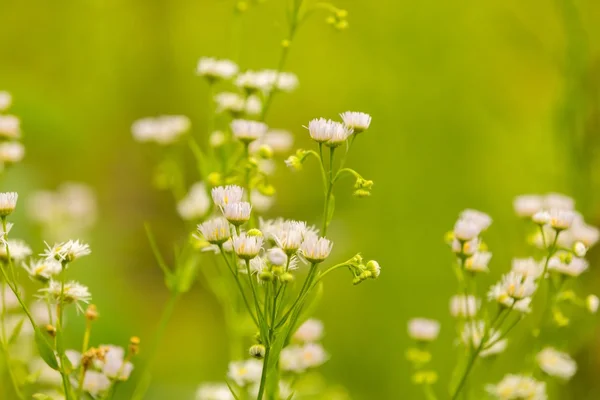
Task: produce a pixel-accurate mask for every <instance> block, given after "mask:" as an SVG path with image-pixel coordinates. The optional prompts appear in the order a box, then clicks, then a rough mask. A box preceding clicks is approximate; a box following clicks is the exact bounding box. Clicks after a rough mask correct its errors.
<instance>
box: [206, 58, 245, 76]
mask: <svg viewBox="0 0 600 400" xmlns="http://www.w3.org/2000/svg"><path fill="white" fill-rule="evenodd" d="M196 71H197V73H198V75H200V76H203V77H205V78H207V79H209V80H217V79H231V78H233V77H234V76H235V75H236V74H237V73H238V66H237V64H236V63H234V62H233V61H230V60H218V59H216V58H211V57H202V58H201V59H200V60H199V61H198V68H197V69H196Z"/></svg>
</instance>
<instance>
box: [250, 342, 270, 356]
mask: <svg viewBox="0 0 600 400" xmlns="http://www.w3.org/2000/svg"><path fill="white" fill-rule="evenodd" d="M265 352H266V349H265V346H263V345H262V344H255V345H254V346H252V347H250V351H249V353H250V356H251V357H253V358H258V359H262V358H264V357H265Z"/></svg>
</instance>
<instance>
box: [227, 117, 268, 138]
mask: <svg viewBox="0 0 600 400" xmlns="http://www.w3.org/2000/svg"><path fill="white" fill-rule="evenodd" d="M230 126H231V131H232V132H233V136H235V137H236V138H237V139H238V140H240V141H242V142H245V143H250V142H253V141H255V140H256V139H260V138H261V137H262V136H263V135H264V134H265V133H267V130H268V129H269V128H268V127H267V125H266V124H265V123H263V122H258V121H250V120H245V119H234V120H233V121H231V125H230Z"/></svg>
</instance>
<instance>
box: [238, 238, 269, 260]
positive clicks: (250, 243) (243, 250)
mask: <svg viewBox="0 0 600 400" xmlns="http://www.w3.org/2000/svg"><path fill="white" fill-rule="evenodd" d="M262 244H263V237H262V236H250V235H248V234H247V233H246V232H242V233H241V234H240V235H239V236H234V237H233V250H234V251H235V254H237V256H238V257H240V258H243V259H244V260H250V259H252V258H254V257H256V256H257V255H258V253H260V250H261V248H262Z"/></svg>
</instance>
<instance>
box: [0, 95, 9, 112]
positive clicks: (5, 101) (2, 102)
mask: <svg viewBox="0 0 600 400" xmlns="http://www.w3.org/2000/svg"><path fill="white" fill-rule="evenodd" d="M11 104H12V96H11V95H10V93H9V92H7V91H5V90H2V91H0V111H6V110H8V108H9V107H10V105H11Z"/></svg>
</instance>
